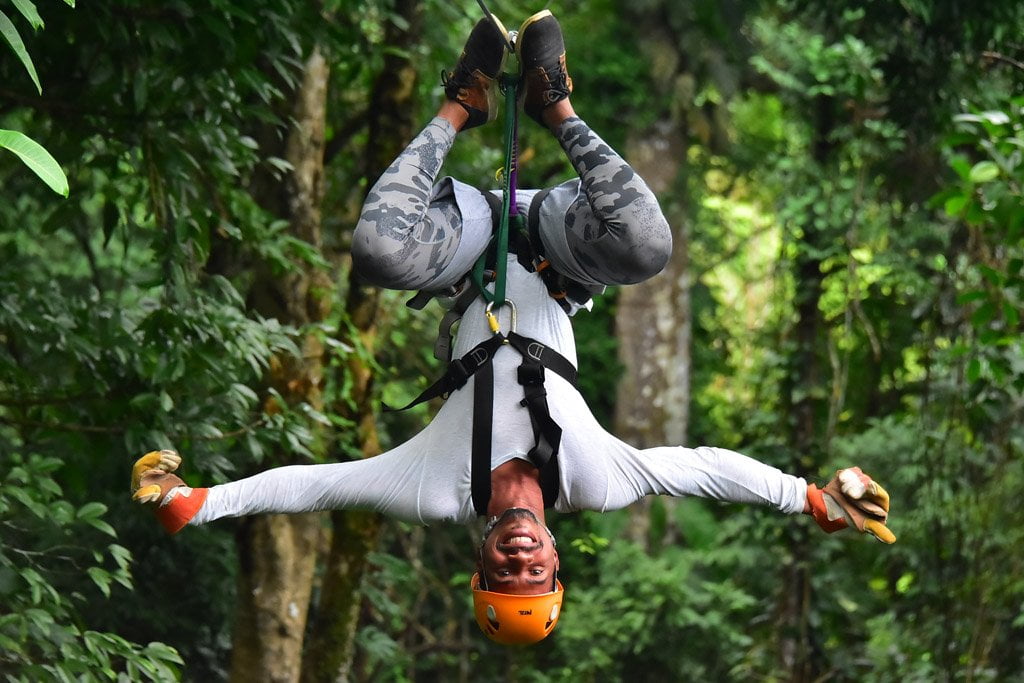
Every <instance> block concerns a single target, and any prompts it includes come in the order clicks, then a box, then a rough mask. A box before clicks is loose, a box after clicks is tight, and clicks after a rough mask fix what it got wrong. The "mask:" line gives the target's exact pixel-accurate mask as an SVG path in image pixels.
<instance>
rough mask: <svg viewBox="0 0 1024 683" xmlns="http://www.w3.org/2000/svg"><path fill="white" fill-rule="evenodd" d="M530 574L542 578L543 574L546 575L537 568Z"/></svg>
mask: <svg viewBox="0 0 1024 683" xmlns="http://www.w3.org/2000/svg"><path fill="white" fill-rule="evenodd" d="M530 573H531V574H533V575H534V576H540V575H541V574H543V573H544V570H543V569H539V568H537V567H534V568H533V569H531V570H530Z"/></svg>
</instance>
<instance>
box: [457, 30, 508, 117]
mask: <svg viewBox="0 0 1024 683" xmlns="http://www.w3.org/2000/svg"><path fill="white" fill-rule="evenodd" d="M507 43H508V31H506V30H505V27H504V26H502V25H501V22H500V21H498V19H497V17H495V18H494V22H493V23H492V22H491V20H490V19H487V18H484V19H481V20H480V21H478V22H477V23H476V26H474V27H473V30H472V31H471V32H470V34H469V38H468V39H467V40H466V46H465V47H463V48H462V54H461V55H460V56H459V61H458V62H456V63H455V68H454V69H453V70H452V71H451V73H448V72H441V82H442V83H443V84H444V94H445V96H446V97H448V99H449V100H451V101H453V102H458V103H459V104H461V105H462V108H463V109H465V110H466V111H467V112H468V113H469V120H468V121H466V125H465V126H463V127H462V130H466V129H468V128H474V127H476V126H480V125H483V124H485V123H487V122H488V121H493V120H494V119H495V118H496V117H497V116H498V110H499V108H500V107H499V105H498V94H497V92H498V88H497V86H496V85H495V81H496V79H497V78H498V76H499V75H500V74H501V69H502V66H503V65H504V63H505V55H506V54H507V52H506V51H505V45H506V44H507Z"/></svg>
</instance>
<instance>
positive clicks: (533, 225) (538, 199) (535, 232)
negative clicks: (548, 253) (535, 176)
mask: <svg viewBox="0 0 1024 683" xmlns="http://www.w3.org/2000/svg"><path fill="white" fill-rule="evenodd" d="M550 193H551V188H550V187H546V188H544V189H543V190H541V191H540V192H538V193H537V194H535V195H533V199H532V200H530V210H529V212H527V215H526V227H527V229H528V230H529V231H530V244H532V245H533V248H534V250H535V251H536V252H537V254H538V255H540V256H543V253H544V245H543V243H541V241H540V205H541V204H543V203H544V199H545V198H546V197H547V196H548V195H549V194H550Z"/></svg>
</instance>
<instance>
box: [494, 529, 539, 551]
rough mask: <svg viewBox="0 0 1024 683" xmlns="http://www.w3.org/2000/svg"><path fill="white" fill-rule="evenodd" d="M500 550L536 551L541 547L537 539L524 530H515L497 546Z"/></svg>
mask: <svg viewBox="0 0 1024 683" xmlns="http://www.w3.org/2000/svg"><path fill="white" fill-rule="evenodd" d="M497 546H498V548H499V549H500V550H505V551H508V550H535V549H537V548H540V547H541V544H540V543H539V542H538V541H537V537H536V536H534V535H533V534H531V533H528V532H527V531H525V530H524V529H513V530H512V531H511V532H509V533H508V535H506V536H505V537H504V538H503V539H501V541H500V542H499V543H498V544H497Z"/></svg>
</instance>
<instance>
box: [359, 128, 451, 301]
mask: <svg viewBox="0 0 1024 683" xmlns="http://www.w3.org/2000/svg"><path fill="white" fill-rule="evenodd" d="M455 134H456V131H455V128H453V127H452V125H451V124H450V123H448V122H447V121H445V120H444V119H442V118H434V119H433V120H432V121H431V122H430V123H429V124H428V125H427V127H426V128H424V129H423V130H422V131H421V132H420V134H419V135H417V136H416V138H415V139H413V141H412V142H410V143H409V146H408V147H406V148H405V150H404V151H403V152H402V153H401V154H400V155H399V156H398V158H397V159H395V160H394V161H393V162H392V163H391V166H389V167H388V169H387V170H386V171H384V174H383V175H382V176H381V177H380V179H379V180H377V182H376V183H375V184H374V186H373V188H372V189H371V190H370V192H369V194H368V195H367V197H366V201H365V203H364V204H363V210H362V213H361V214H360V216H359V222H358V223H357V225H356V229H355V234H354V235H353V239H352V259H353V263H354V265H355V268H356V271H357V272H358V273H359V275H361V276H362V277H363V278H364V279H365V280H367V281H368V282H370V283H372V284H374V285H377V286H380V287H388V288H391V289H442V288H444V287H447V286H449V285H451V284H454V282H455V281H456V280H457V279H458V278H459V277H461V276H462V275H463V273H462V272H460V273H453V272H450V271H451V270H452V269H451V268H449V266H450V265H451V264H452V261H453V259H454V258H455V254H456V251H458V247H459V243H460V241H461V238H462V229H463V222H462V216H461V214H460V212H459V207H458V205H457V203H456V201H455V193H454V192H453V191H451V187H450V185H451V183H450V182H449V183H444V184H443V185H447V186H448V188H447V190H448V191H444V188H441V191H438V188H435V187H434V181H435V180H436V178H437V174H438V172H439V170H440V168H441V164H442V163H443V162H444V159H445V156H447V154H448V151H449V150H450V149H451V147H452V143H453V142H454V140H455Z"/></svg>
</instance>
